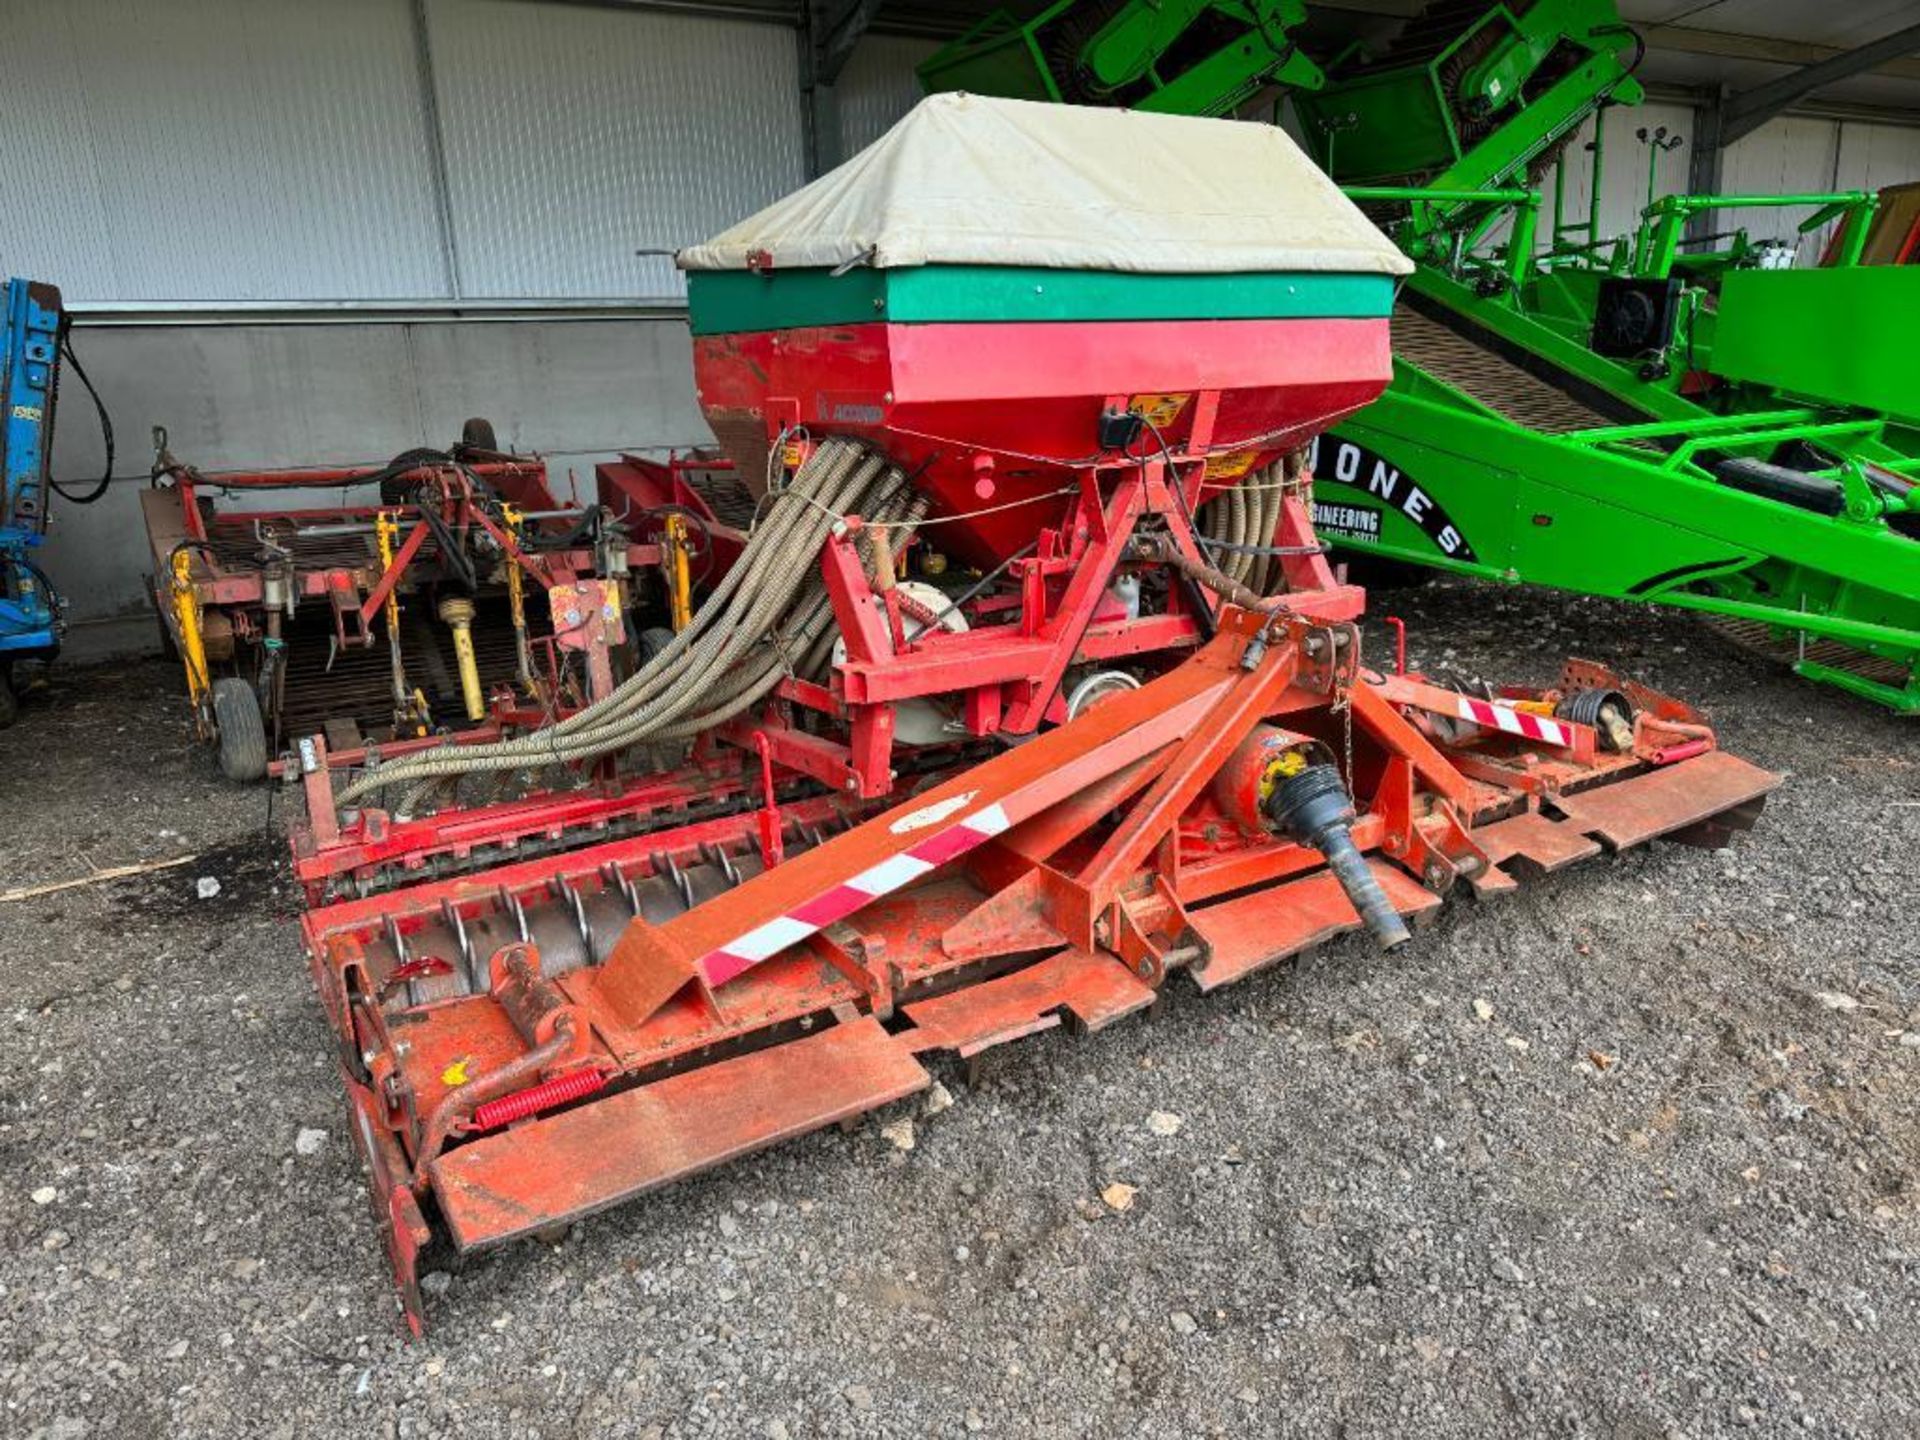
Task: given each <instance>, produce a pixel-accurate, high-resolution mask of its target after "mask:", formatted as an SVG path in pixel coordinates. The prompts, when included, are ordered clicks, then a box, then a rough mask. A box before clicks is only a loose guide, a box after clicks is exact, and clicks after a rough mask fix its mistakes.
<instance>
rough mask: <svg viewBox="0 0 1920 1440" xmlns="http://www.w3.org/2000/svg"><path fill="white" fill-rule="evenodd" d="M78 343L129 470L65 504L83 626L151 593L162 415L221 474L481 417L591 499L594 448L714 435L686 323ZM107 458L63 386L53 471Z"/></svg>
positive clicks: (196, 334) (390, 441)
mask: <svg viewBox="0 0 1920 1440" xmlns="http://www.w3.org/2000/svg"><path fill="white" fill-rule="evenodd" d="M74 343H75V345H76V347H77V348H78V349H79V351H80V355H81V358H82V360H83V361H84V362H85V363H86V366H87V371H88V373H89V374H90V375H92V376H93V379H94V383H95V384H97V385H98V386H99V387H100V392H101V396H102V398H103V399H104V400H105V401H106V403H107V407H108V409H109V411H110V412H111V413H112V415H113V419H114V425H115V428H116V430H117V432H118V437H119V443H120V455H119V461H118V464H117V465H116V467H115V468H116V470H117V471H118V473H119V475H120V477H121V478H120V479H119V480H118V481H117V482H116V483H115V485H114V486H113V487H112V489H111V491H110V492H109V494H108V496H107V497H106V499H104V500H102V501H101V502H100V503H99V504H97V505H91V506H74V505H69V504H66V503H64V502H60V501H56V502H55V505H54V510H53V516H52V524H51V527H50V531H49V535H48V541H47V546H46V550H45V552H44V563H45V565H46V568H47V571H48V573H49V574H50V575H51V576H52V577H53V579H54V582H55V583H56V584H57V585H58V586H59V587H60V588H61V589H62V590H63V591H64V592H65V593H66V595H67V596H68V598H69V600H70V601H71V604H72V610H71V614H72V617H73V618H74V619H75V620H78V621H88V620H95V619H101V618H104V617H108V616H112V615H115V614H122V613H125V612H127V611H129V610H137V609H138V608H139V607H140V606H141V605H142V604H144V603H145V598H144V593H143V591H142V589H141V577H142V576H143V575H145V574H146V573H147V570H148V569H149V568H150V567H149V563H148V558H147V553H146V540H145V533H144V531H143V529H142V525H141V520H140V510H139V491H140V488H141V486H142V485H144V484H145V473H146V467H147V463H148V460H149V458H150V450H149V447H148V432H149V430H150V429H151V428H152V426H154V425H156V424H162V425H165V426H166V427H167V429H168V432H169V436H170V439H171V443H172V448H173V451H174V453H175V454H176V455H178V456H179V457H180V458H181V459H183V460H188V461H191V462H192V463H194V464H196V465H198V466H200V467H201V468H202V469H206V470H219V469H236V468H270V467H277V466H286V465H302V464H358V463H362V462H377V461H380V460H384V459H386V458H387V457H388V456H391V455H394V454H397V453H398V452H399V451H401V450H404V449H407V448H409V447H410V446H414V445H445V444H446V443H447V442H448V441H450V440H452V439H454V438H455V437H457V436H458V435H459V433H460V424H461V422H462V421H463V420H465V419H466V418H467V417H468V416H470V415H485V416H487V417H488V418H489V419H491V420H492V421H493V422H494V423H495V425H496V427H497V428H498V430H499V433H500V437H501V439H502V441H504V442H505V443H508V444H511V445H514V446H516V447H520V448H524V449H528V450H538V451H540V452H541V453H543V454H545V455H547V456H549V457H550V459H552V461H553V463H554V465H555V467H556V471H557V473H558V474H559V475H561V476H562V483H563V484H564V477H565V475H566V473H567V471H568V469H569V468H571V469H573V470H574V471H575V472H577V474H578V477H579V482H580V486H581V490H582V493H583V494H584V493H586V492H587V490H588V488H589V487H590V486H591V483H592V473H593V466H592V461H593V459H594V458H596V457H598V456H600V455H603V454H606V453H610V452H613V451H616V450H619V449H623V448H635V449H638V448H645V447H651V446H666V445H691V444H703V443H709V442H710V441H711V438H712V437H711V436H710V435H709V433H708V431H707V429H706V426H705V425H704V423H703V422H702V421H701V419H700V411H699V407H698V405H697V404H696V403H695V401H694V397H693V380H692V360H691V351H692V342H691V340H690V339H689V337H688V334H687V327H686V323H685V322H684V321H682V320H677V319H659V320H571V321H570V320H556V321H513V322H498V323H488V322H478V321H476V322H448V323H432V324H424V325H401V324H394V325H214V326H187V325H182V326H126V327H113V326H89V327H86V328H84V329H82V330H81V331H80V332H78V333H77V334H76V336H75V337H74ZM101 458H102V457H101V451H100V444H99V430H98V427H97V425H96V424H95V422H94V417H93V414H92V407H91V405H90V404H89V403H88V401H87V398H86V392H85V391H83V390H82V389H81V388H80V387H79V386H78V385H75V384H71V383H69V384H67V385H65V386H64V387H63V388H62V393H61V412H60V415H59V417H58V424H57V426H56V433H55V447H54V473H55V474H56V475H58V476H60V477H62V478H63V479H73V480H85V479H90V478H91V477H93V476H96V475H98V474H99V473H100V467H101ZM281 498H282V500H283V501H285V500H286V497H281ZM333 499H334V493H333V492H328V493H327V494H325V495H322V496H319V497H317V498H316V499H314V500H313V501H312V503H322V504H325V503H333Z"/></svg>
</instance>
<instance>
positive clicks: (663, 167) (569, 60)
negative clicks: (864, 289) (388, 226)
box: [427, 0, 805, 299]
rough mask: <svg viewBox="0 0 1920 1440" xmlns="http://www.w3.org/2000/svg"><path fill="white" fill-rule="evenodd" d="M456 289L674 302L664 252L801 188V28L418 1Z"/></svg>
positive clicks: (677, 289) (481, 0)
mask: <svg viewBox="0 0 1920 1440" xmlns="http://www.w3.org/2000/svg"><path fill="white" fill-rule="evenodd" d="M427 19H428V34H429V39H430V43H431V46H432V57H433V67H432V69H433V80H434V90H435V95H436V98H437V101H438V108H439V114H440V124H441V130H442V133H443V134H444V135H445V137H446V158H447V184H448V192H449V200H450V205H449V209H450V211H451V213H452V219H453V240H454V254H455V257H456V263H457V266H458V271H459V279H460V293H461V294H462V295H463V296H481V297H489V298H517V297H521V296H569V297H604V296H641V297H645V298H654V299H658V298H677V297H679V296H681V295H684V294H685V286H684V284H683V283H682V281H681V278H680V275H679V273H678V272H677V271H676V270H675V269H674V268H673V262H672V261H671V260H670V259H668V258H667V257H666V256H664V255H655V256H650V257H646V256H637V255H635V253H634V252H635V251H636V250H641V249H652V250H664V251H671V250H673V249H676V248H677V247H679V246H682V245H688V244H692V243H694V242H696V241H699V240H702V239H705V238H706V237H707V236H708V235H711V234H712V233H713V232H714V231H716V230H720V229H724V228H725V227H726V226H728V225H730V224H732V223H733V222H734V221H735V220H739V219H741V218H743V217H744V216H747V215H750V214H752V213H753V212H754V211H755V210H758V209H759V208H761V207H762V206H764V205H766V204H769V203H770V202H772V201H773V200H776V199H778V198H779V197H780V196H781V195H784V194H785V193H786V192H788V191H789V190H792V189H793V188H794V187H796V186H797V185H799V184H800V183H801V182H802V181H803V180H804V179H805V169H804V156H803V152H802V145H801V137H802V130H801V111H800V91H799V81H798V72H797V69H796V50H795V41H794V35H793V33H792V32H791V31H789V30H786V29H783V28H781V27H779V26H774V25H766V24H756V23H752V22H747V21H728V20H716V19H711V18H707V17H702V16H692V15H668V14H653V13H644V12H640V13H622V12H618V11H614V10H595V9H589V8H585V7H572V6H566V5H525V4H503V3H500V0H429V3H428V5H427Z"/></svg>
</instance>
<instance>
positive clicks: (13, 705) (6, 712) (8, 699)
mask: <svg viewBox="0 0 1920 1440" xmlns="http://www.w3.org/2000/svg"><path fill="white" fill-rule="evenodd" d="M19 718H20V702H19V701H18V700H17V699H15V698H14V694H13V667H12V666H11V665H0V730H4V729H6V728H7V726H9V725H11V724H13V722H14V721H15V720H18V719H19Z"/></svg>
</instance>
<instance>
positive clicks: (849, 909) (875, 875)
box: [699, 804, 1013, 985]
mask: <svg viewBox="0 0 1920 1440" xmlns="http://www.w3.org/2000/svg"><path fill="white" fill-rule="evenodd" d="M1012 823H1013V822H1012V821H1011V820H1010V819H1009V818H1008V816H1007V812H1006V811H1005V810H1004V809H1002V808H1001V807H1000V806H999V805H998V804H994V805H988V806H985V807H984V808H982V809H980V810H976V811H975V812H974V813H973V814H971V815H969V816H967V817H966V818H965V819H964V820H957V821H955V822H954V823H953V824H951V825H949V826H947V828H946V829H944V830H940V831H936V832H935V833H934V834H932V835H929V836H928V837H927V838H926V839H924V840H922V841H920V843H919V844H917V845H914V846H913V847H912V848H910V849H907V850H903V851H901V852H900V853H899V854H898V855H894V856H891V857H889V858H888V859H885V860H882V861H881V862H880V863H879V864H878V865H873V866H869V867H868V868H867V869H865V870H862V871H861V872H860V873H859V874H858V875H855V876H854V877H853V878H852V879H851V880H847V881H844V882H842V883H841V884H839V885H836V886H834V887H833V888H832V889H831V890H828V891H827V892H826V893H824V894H822V895H816V896H815V897H814V898H813V899H811V900H808V901H806V902H804V903H802V904H799V905H796V906H794V907H793V909H792V910H790V911H788V912H787V913H786V914H785V915H780V916H777V917H775V918H774V919H772V920H769V921H767V922H766V923H765V924H764V925H756V926H755V927H754V928H753V929H751V930H749V931H747V932H746V934H744V935H740V936H737V937H736V938H734V939H732V940H729V941H728V942H727V943H726V944H724V945H722V946H719V947H718V948H717V949H713V950H709V951H708V952H707V953H706V954H705V955H702V956H701V957H700V960H699V969H700V973H701V975H702V976H703V977H704V978H705V980H706V982H707V984H709V985H724V984H726V983H727V981H729V980H731V979H733V977H734V976H736V975H739V974H741V973H742V972H743V971H746V970H750V969H752V968H753V967H754V966H755V965H758V964H759V963H760V962H761V961H762V960H765V959H767V958H768V957H769V956H773V955H777V954H779V953H780V952H781V951H782V950H784V949H786V948H787V947H788V946H789V945H797V944H799V943H800V942H801V941H802V940H804V939H806V938H807V937H808V936H809V935H812V934H814V933H815V932H816V931H820V930H824V929H825V928H826V927H827V926H829V925H831V924H833V923H834V921H836V920H844V919H846V918H847V916H849V915H851V914H853V913H854V912H855V911H856V910H859V909H860V908H861V907H863V906H865V905H870V904H872V903H873V902H874V901H875V900H878V899H879V898H880V897H881V896H882V895H890V894H892V893H893V892H894V891H895V890H898V889H899V888H900V887H901V886H902V885H906V884H910V883H911V882H913V881H915V880H918V879H919V878H920V877H921V876H922V875H925V874H927V873H928V872H930V871H932V870H935V869H937V868H938V867H940V866H941V865H944V864H946V863H947V861H949V860H952V859H955V858H957V857H958V856H961V855H964V854H966V853H967V851H969V850H971V849H973V848H974V847H975V846H976V845H980V844H983V843H985V842H986V841H988V840H991V839H992V838H993V837H994V836H995V835H998V834H999V833H1000V832H1001V831H1003V830H1005V829H1006V828H1007V827H1008V826H1009V825H1011V824H1012Z"/></svg>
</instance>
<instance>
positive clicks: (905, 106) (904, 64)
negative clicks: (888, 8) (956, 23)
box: [833, 35, 940, 155]
mask: <svg viewBox="0 0 1920 1440" xmlns="http://www.w3.org/2000/svg"><path fill="white" fill-rule="evenodd" d="M939 48H940V46H939V45H938V44H937V43H936V42H934V41H932V40H915V39H912V38H910V37H907V36H900V35H866V36H862V37H861V40H860V43H859V45H858V46H856V47H855V49H854V52H853V58H852V59H851V60H849V61H847V68H846V69H844V70H842V71H841V72H840V79H839V82H838V83H837V84H836V85H835V86H834V87H833V89H834V98H835V99H836V100H837V101H838V102H839V106H840V147H841V148H840V153H841V154H842V155H852V154H854V153H855V152H856V151H858V150H861V149H864V148H865V147H866V146H868V145H871V144H872V143H873V142H874V141H876V140H878V139H879V138H880V137H881V136H882V135H884V134H886V132H887V130H888V129H889V127H891V126H892V124H893V122H894V121H896V120H898V119H899V118H900V117H901V116H902V115H905V114H906V113H907V112H908V111H909V110H911V109H912V108H913V107H914V106H915V105H917V104H919V103H920V96H921V90H920V81H919V78H918V77H917V76H916V75H915V74H914V73H913V71H914V67H915V66H916V65H918V64H919V63H920V62H921V61H922V60H925V59H926V58H927V57H928V56H929V55H931V54H933V52H934V51H936V50H938V49H939Z"/></svg>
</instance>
